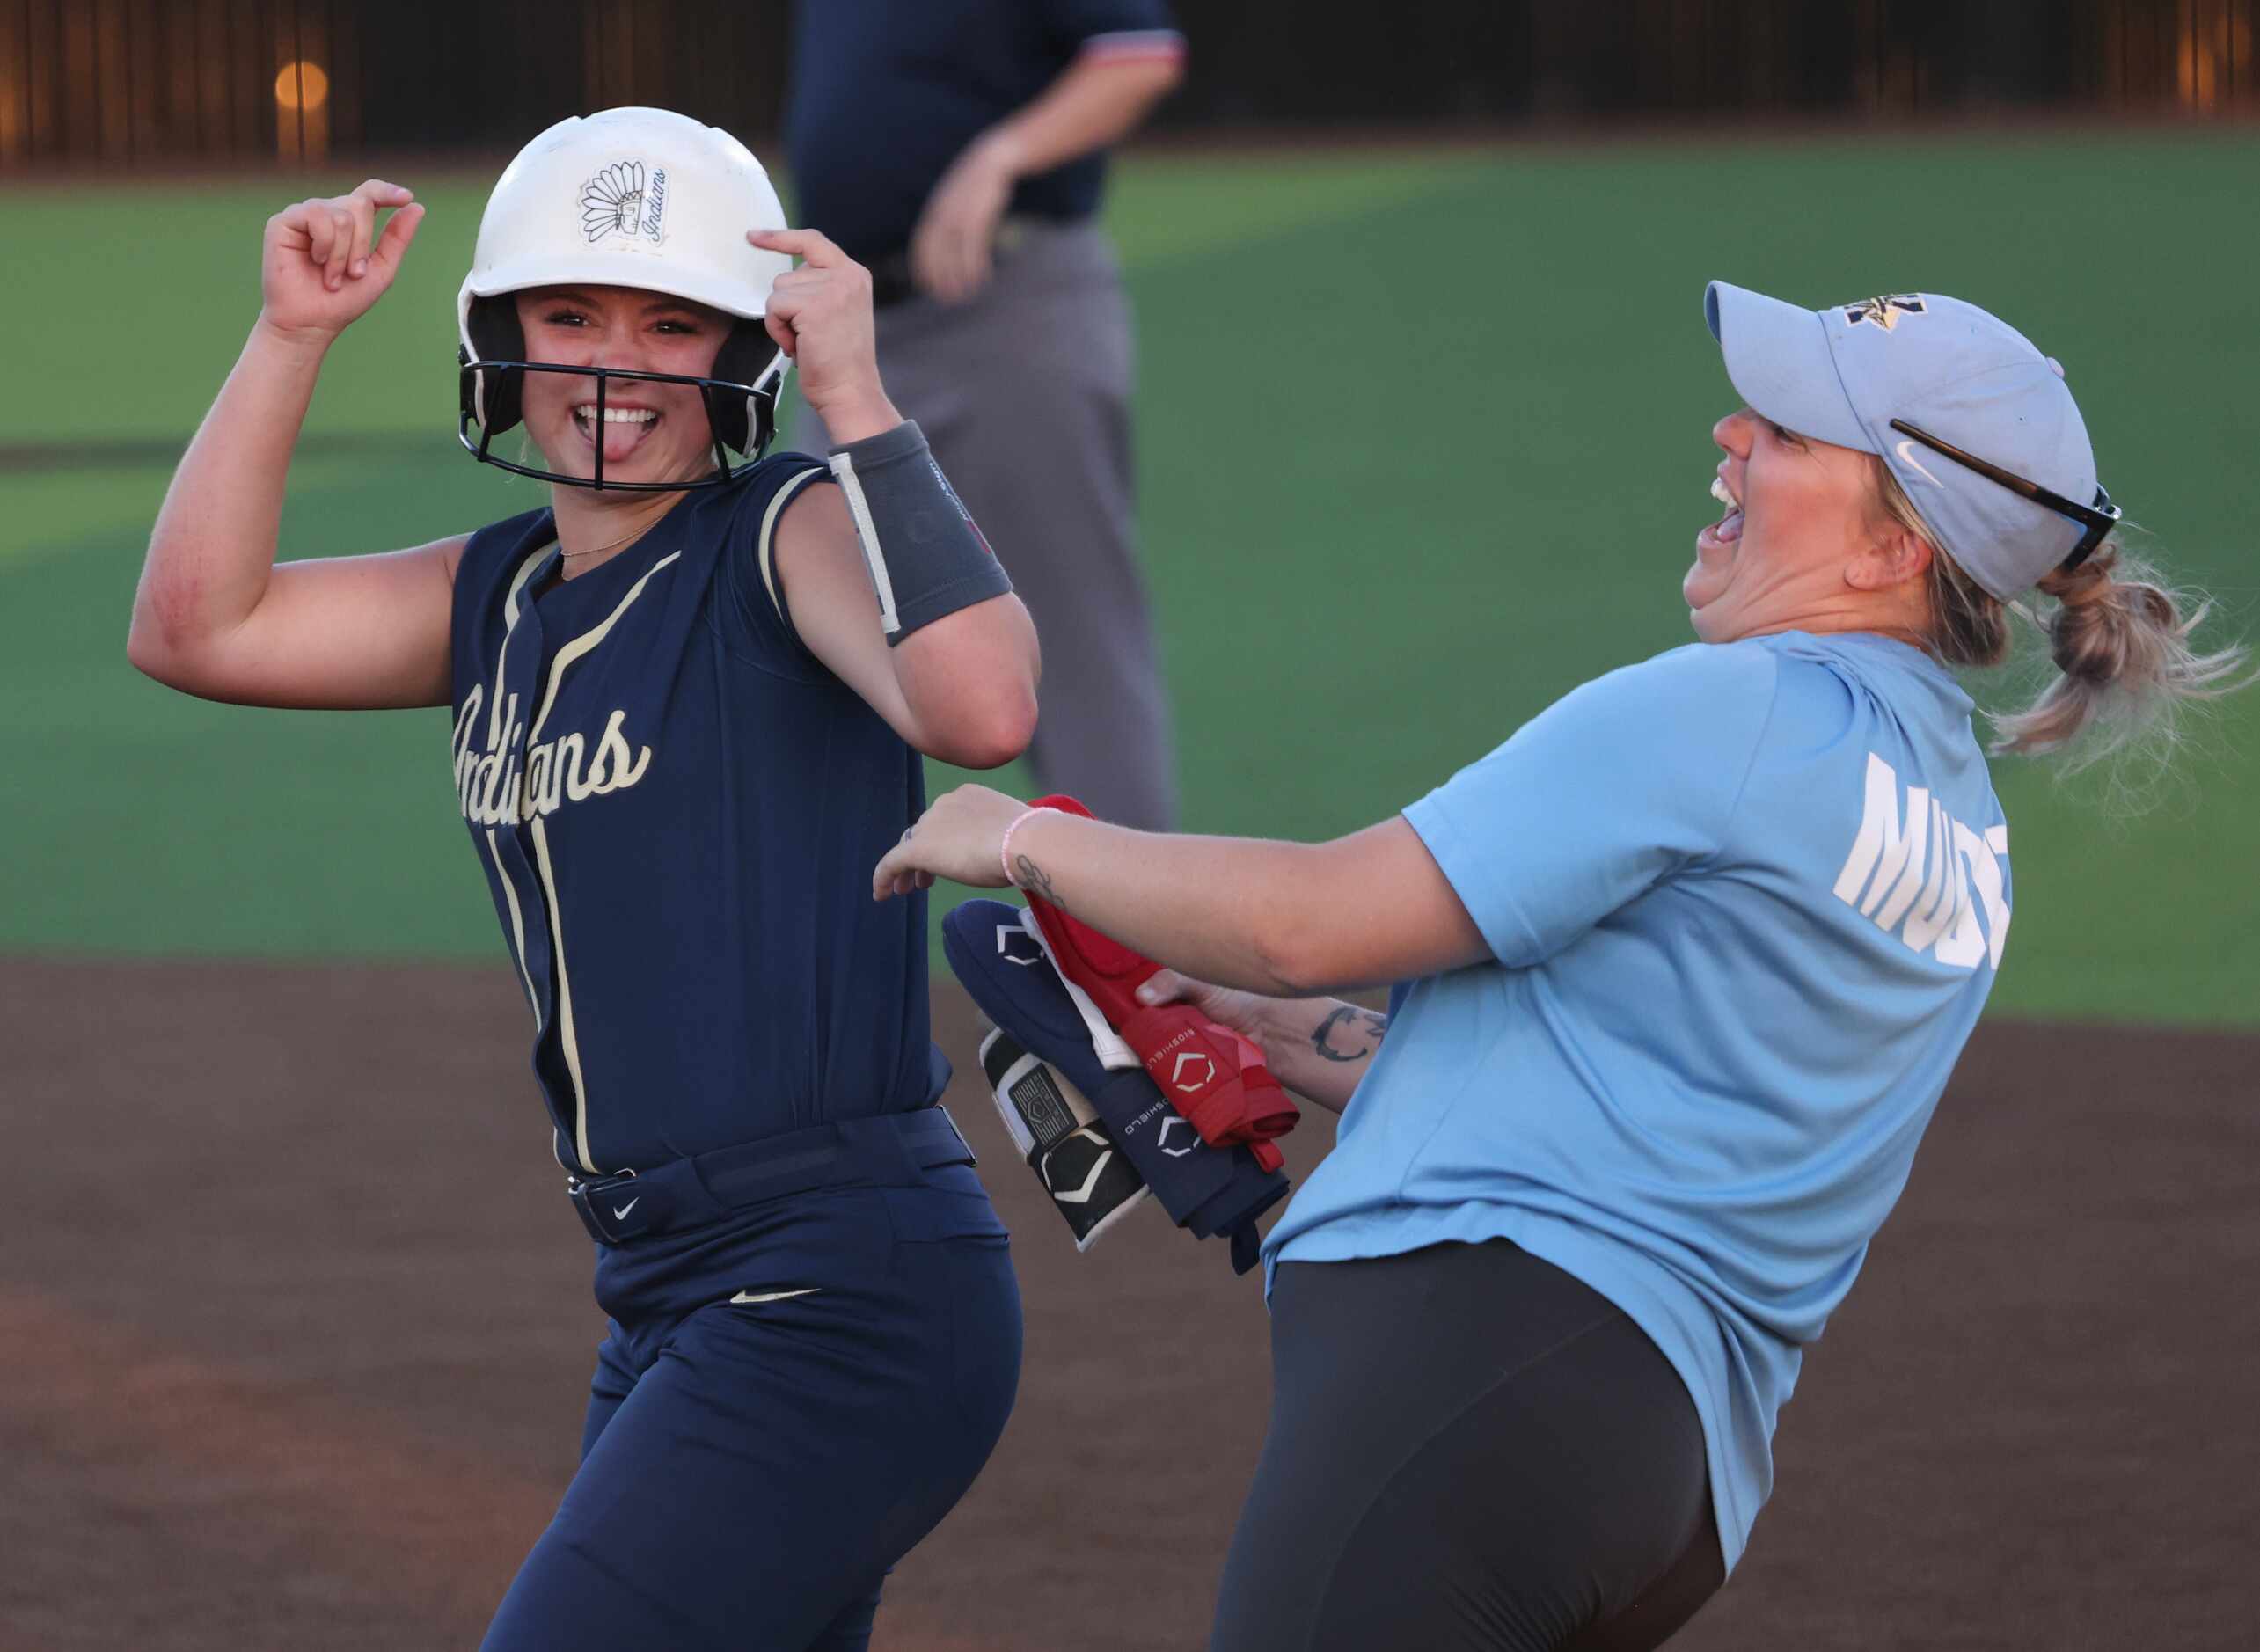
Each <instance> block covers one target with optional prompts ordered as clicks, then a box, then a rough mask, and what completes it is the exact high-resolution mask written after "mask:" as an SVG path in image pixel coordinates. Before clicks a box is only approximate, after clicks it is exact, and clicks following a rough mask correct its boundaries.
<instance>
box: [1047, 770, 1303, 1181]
mask: <svg viewBox="0 0 2260 1652" xmlns="http://www.w3.org/2000/svg"><path fill="white" fill-rule="evenodd" d="M1033 807H1035V808H1056V809H1058V810H1059V811H1060V812H1061V813H1063V814H1067V815H1082V816H1083V817H1084V818H1085V819H1086V820H1088V819H1090V818H1091V811H1090V810H1089V809H1087V808H1084V807H1083V806H1082V804H1080V803H1079V802H1077V801H1076V800H1074V799H1073V798H1071V797H1064V796H1052V797H1040V798H1038V799H1036V800H1035V804H1034V805H1033ZM1022 893H1023V894H1026V893H1027V891H1025V890H1023V891H1022ZM1028 910H1030V911H1032V912H1034V913H1035V921H1036V924H1037V926H1038V927H1039V928H1041V929H1042V931H1043V938H1044V939H1045V941H1046V942H1047V943H1049V944H1050V947H1051V954H1052V956H1053V957H1054V958H1055V959H1057V961H1058V963H1059V969H1060V973H1061V974H1063V975H1064V976H1066V977H1067V978H1068V979H1069V980H1070V981H1071V982H1073V983H1075V984H1076V985H1077V986H1079V987H1080V988H1082V989H1083V990H1084V991H1085V992H1086V993H1088V994H1089V995H1090V997H1091V1001H1092V1002H1093V1004H1095V1005H1098V1006H1099V1013H1100V1014H1101V1015H1103V1016H1105V1017H1106V1018H1107V1020H1108V1025H1110V1026H1111V1027H1114V1029H1115V1032H1117V1033H1119V1034H1122V1038H1123V1042H1124V1043H1126V1044H1128V1045H1129V1046H1130V1048H1131V1049H1134V1050H1136V1051H1137V1056H1138V1058H1139V1059H1140V1060H1141V1061H1143V1062H1144V1063H1145V1070H1146V1071H1147V1072H1148V1073H1150V1074H1152V1078H1153V1082H1154V1083H1155V1084H1156V1085H1159V1087H1160V1090H1161V1093H1162V1094H1163V1095H1164V1096H1166V1097H1167V1098H1168V1100H1169V1103H1170V1105H1171V1106H1172V1107H1175V1108H1176V1109H1177V1111H1178V1112H1180V1113H1181V1114H1183V1115H1185V1122H1187V1123H1189V1124H1190V1125H1191V1126H1192V1127H1193V1128H1194V1129H1195V1130H1196V1131H1197V1132H1199V1134H1200V1137H1201V1139H1202V1140H1203V1141H1204V1142H1206V1143H1208V1144H1210V1146H1211V1147H1226V1146H1231V1145H1233V1144H1242V1143H1244V1144H1247V1147H1248V1148H1249V1149H1250V1150H1251V1151H1254V1155H1255V1160H1256V1163H1257V1164H1259V1165H1261V1166H1262V1167H1263V1168H1264V1169H1266V1170H1276V1169H1278V1168H1279V1167H1280V1166H1281V1165H1282V1164H1283V1163H1284V1162H1285V1161H1284V1159H1282V1157H1281V1156H1280V1152H1279V1150H1278V1149H1277V1148H1276V1147H1275V1146H1273V1145H1272V1143H1271V1138H1272V1137H1275V1136H1284V1135H1285V1134H1286V1133H1287V1132H1288V1131H1289V1130H1291V1129H1294V1128H1295V1126H1296V1125H1297V1124H1298V1122H1301V1119H1302V1113H1301V1111H1300V1110H1299V1109H1298V1107H1296V1106H1295V1103H1294V1101H1293V1100H1292V1099H1291V1097H1290V1096H1289V1095H1288V1094H1287V1093H1286V1092H1285V1091H1284V1090H1283V1089H1281V1088H1280V1086H1279V1081H1278V1079H1276V1078H1273V1077H1272V1076H1271V1069H1270V1068H1269V1067H1268V1066H1266V1065H1265V1064H1264V1061H1263V1052H1262V1050H1261V1049H1257V1048H1256V1046H1255V1045H1254V1044H1253V1043H1252V1042H1249V1041H1248V1040H1247V1039H1246V1038H1244V1037H1242V1036H1241V1035H1240V1034H1239V1033H1237V1032H1235V1031H1234V1030H1233V1029H1232V1028H1231V1027H1226V1026H1225V1025H1224V1023H1222V1022H1221V1021H1215V1020H1210V1019H1209V1017H1207V1016H1206V1015H1203V1013H1202V1012H1200V1011H1199V1010H1198V1009H1196V1007H1195V1006H1194V1005H1190V1004H1181V1003H1180V1004H1162V1005H1145V1004H1141V1003H1139V1002H1138V999H1137V990H1138V988H1139V987H1140V986H1141V985H1142V984H1144V983H1145V982H1146V981H1147V980H1148V979H1149V978H1151V977H1152V976H1155V975H1157V974H1159V971H1160V969H1161V966H1160V965H1159V964H1157V963H1155V962H1154V961H1153V960H1152V959H1151V958H1148V957H1146V956H1145V955H1144V954H1141V953H1135V952H1132V951H1131V950H1130V948H1129V947H1125V946H1123V944H1122V943H1121V942H1120V941H1118V940H1115V939H1113V938H1112V937H1111V936H1108V935H1103V934H1101V933H1100V932H1098V931H1097V930H1095V929H1093V928H1092V927H1091V926H1090V925H1088V924H1086V923H1085V922H1083V920H1082V919H1080V918H1079V917H1072V916H1071V915H1070V914H1068V913H1066V912H1063V911H1061V910H1059V908H1057V907H1056V906H1054V905H1053V904H1052V903H1050V902H1049V901H1047V900H1044V899H1043V898H1042V897H1041V896H1040V895H1028Z"/></svg>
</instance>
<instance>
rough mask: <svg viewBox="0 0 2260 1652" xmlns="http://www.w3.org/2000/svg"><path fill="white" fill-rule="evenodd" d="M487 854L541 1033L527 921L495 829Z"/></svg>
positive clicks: (512, 947) (490, 832) (489, 836)
mask: <svg viewBox="0 0 2260 1652" xmlns="http://www.w3.org/2000/svg"><path fill="white" fill-rule="evenodd" d="M486 853H487V856H488V858H489V859H492V860H493V861H494V881H495V882H497V883H499V884H501V886H502V898H503V900H505V901H507V902H508V903H509V907H510V955H511V956H512V957H513V958H514V959H515V960H516V961H517V965H518V979H520V980H521V981H523V982H524V983H526V1002H527V1004H528V1005H531V1006H532V1009H533V1012H534V1031H535V1032H537V1033H538V1032H540V1031H541V998H540V996H539V995H538V994H537V993H536V992H535V991H534V972H533V971H532V970H531V969H528V968H527V967H526V920H525V917H524V915H523V913H521V912H520V911H519V910H518V892H517V890H516V888H512V887H511V884H510V874H509V873H508V870H506V869H505V868H504V866H503V865H502V853H501V851H500V850H499V849H497V848H495V847H494V828H493V827H492V826H489V827H488V828H487V829H486Z"/></svg>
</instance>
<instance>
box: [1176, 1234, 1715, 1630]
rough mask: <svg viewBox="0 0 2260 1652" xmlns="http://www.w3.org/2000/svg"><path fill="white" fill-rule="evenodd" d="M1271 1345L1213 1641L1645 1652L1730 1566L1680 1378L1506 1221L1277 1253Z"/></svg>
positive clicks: (1606, 1305)
mask: <svg viewBox="0 0 2260 1652" xmlns="http://www.w3.org/2000/svg"><path fill="white" fill-rule="evenodd" d="M1271 1350H1272V1386H1273V1394H1272V1407H1271V1427H1270V1430H1269V1434H1268V1435H1267V1436H1265V1439H1264V1442H1263V1455H1262V1458H1261V1459H1259V1461H1258V1463H1257V1465H1256V1470H1255V1480H1254V1485H1253V1486H1252V1487H1250V1488H1249V1490H1248V1494H1247V1503H1246V1504H1245V1505H1244V1506H1243V1507H1242V1509H1241V1510H1240V1525H1239V1528H1238V1529H1237V1530H1236V1531H1234V1532H1233V1534H1232V1548H1231V1551H1230V1553H1229V1554H1228V1555H1227V1557H1226V1559H1225V1575H1224V1583H1223V1585H1222V1588H1221V1590H1219V1594H1218V1602H1217V1617H1216V1627H1215V1632H1214V1636H1213V1638H1212V1639H1211V1641H1210V1648H1211V1652H1372V1649H1373V1648H1385V1647H1386V1648H1398V1647H1403V1648H1413V1647H1418V1648H1422V1652H1648V1649H1649V1648H1654V1647H1657V1646H1660V1645H1662V1644H1663V1643H1664V1641H1665V1640H1666V1639H1668V1638H1669V1637H1670V1636H1671V1634H1674V1633H1676V1632H1677V1631H1678V1630H1679V1627H1680V1626H1681V1625H1683V1624H1685V1623H1686V1621H1687V1619H1689V1618H1691V1617H1693V1615H1694V1612H1695V1611H1696V1609H1697V1608H1698V1607H1700V1605H1701V1604H1703V1602H1704V1601H1706V1600H1708V1598H1709V1597H1711V1595H1712V1594H1713V1593H1714V1592H1715V1591H1716V1590H1717V1589H1718V1587H1719V1585H1720V1584H1721V1583H1723V1582H1724V1581H1725V1572H1726V1564H1725V1559H1724V1557H1723V1555H1722V1553H1721V1552H1720V1549H1719V1539H1718V1528H1717V1526H1716V1525H1715V1524H1714V1522H1713V1519H1712V1515H1711V1500H1710V1489H1709V1488H1710V1476H1709V1470H1708V1466H1707V1464H1706V1460H1705V1457H1704V1451H1703V1432H1702V1424H1701V1422H1700V1419H1698V1417H1697V1416H1696V1414H1695V1407H1694V1402H1693V1400H1690V1399H1689V1398H1688V1397H1687V1390H1686V1385H1684V1384H1682V1383H1681V1382H1680V1380H1679V1373H1678V1372H1677V1371H1673V1370H1672V1369H1671V1363H1670V1362H1669V1361H1667V1360H1666V1359H1665V1358H1664V1356H1663V1354H1662V1353H1660V1352H1659V1351H1658V1350H1657V1347H1656V1345H1655V1344H1654V1343H1653V1342H1651V1341H1649V1340H1648V1337H1647V1336H1646V1334H1644V1333H1642V1330H1641V1329H1640V1327H1638V1326H1636V1325H1635V1324H1634V1323H1633V1322H1632V1321H1631V1320H1630V1319H1627V1317H1626V1316H1625V1315H1624V1313H1623V1312H1620V1310H1619V1309H1618V1308H1617V1307H1616V1306H1615V1305H1613V1303H1611V1302H1609V1301H1608V1300H1607V1299H1606V1298H1605V1297H1602V1296H1600V1295H1599V1294H1598V1293H1597V1292H1596V1291H1594V1290H1591V1288H1590V1287H1588V1286H1587V1285H1585V1284H1584V1283H1582V1282H1581V1281H1579V1280H1577V1279H1576V1278H1574V1277H1572V1276H1570V1275H1569V1274H1567V1273H1564V1272H1563V1271H1562V1269H1561V1268H1556V1267H1554V1265H1553V1264H1551V1263H1549V1262H1545V1261H1540V1260H1539V1259H1538V1258H1537V1257H1535V1256H1532V1255H1531V1254H1528V1253H1527V1252H1525V1251H1524V1250H1521V1249H1520V1248H1518V1246H1514V1245H1511V1244H1510V1243H1508V1242H1507V1241H1506V1240H1504V1239H1494V1240H1492V1241H1490V1242H1489V1243H1488V1244H1482V1245H1434V1246H1428V1247H1427V1248H1425V1249H1422V1250H1416V1251H1411V1252H1408V1253H1406V1254H1403V1255H1399V1256H1382V1257H1372V1258H1367V1259H1364V1260H1361V1261H1340V1262H1283V1263H1281V1264H1280V1266H1279V1268H1278V1271H1277V1273H1276V1276H1275V1277H1274V1280H1273V1283H1272V1290H1271Z"/></svg>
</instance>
